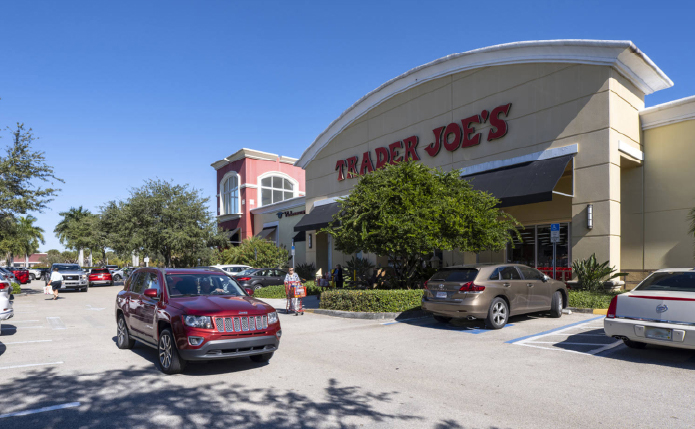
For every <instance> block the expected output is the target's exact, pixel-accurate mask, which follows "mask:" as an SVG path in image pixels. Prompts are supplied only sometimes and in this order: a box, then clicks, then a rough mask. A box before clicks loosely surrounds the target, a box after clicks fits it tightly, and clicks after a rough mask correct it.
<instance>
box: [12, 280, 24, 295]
mask: <svg viewBox="0 0 695 429" xmlns="http://www.w3.org/2000/svg"><path fill="white" fill-rule="evenodd" d="M12 293H13V294H14V293H22V287H21V286H20V285H19V283H15V282H12Z"/></svg>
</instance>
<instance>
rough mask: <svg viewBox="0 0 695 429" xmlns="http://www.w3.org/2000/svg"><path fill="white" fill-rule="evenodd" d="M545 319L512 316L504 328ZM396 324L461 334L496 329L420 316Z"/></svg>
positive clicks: (542, 315)
mask: <svg viewBox="0 0 695 429" xmlns="http://www.w3.org/2000/svg"><path fill="white" fill-rule="evenodd" d="M545 317H547V312H546V313H530V314H522V315H519V316H512V317H510V318H509V320H508V321H507V324H506V325H505V326H504V328H501V329H505V328H507V327H511V326H514V325H515V324H517V323H523V322H525V321H527V320H533V319H539V318H545ZM397 322H398V323H403V324H407V325H413V326H417V327H420V328H425V329H437V330H443V331H461V332H466V331H470V332H472V333H482V332H484V331H495V330H496V329H488V328H487V327H485V321H484V320H482V319H473V320H467V319H464V318H455V319H451V321H449V322H448V323H443V322H438V321H437V320H435V319H434V317H432V316H429V315H428V316H421V317H412V318H407V319H402V320H398V319H397Z"/></svg>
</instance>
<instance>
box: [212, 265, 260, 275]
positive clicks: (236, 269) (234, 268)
mask: <svg viewBox="0 0 695 429" xmlns="http://www.w3.org/2000/svg"><path fill="white" fill-rule="evenodd" d="M212 267H214V268H220V269H223V270H225V271H226V272H228V273H232V274H236V273H240V272H242V271H244V270H248V269H249V268H251V267H249V266H248V265H229V264H227V265H212Z"/></svg>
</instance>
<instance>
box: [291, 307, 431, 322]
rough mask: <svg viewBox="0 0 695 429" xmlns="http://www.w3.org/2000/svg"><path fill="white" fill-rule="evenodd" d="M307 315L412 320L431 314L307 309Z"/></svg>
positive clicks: (420, 311) (415, 311)
mask: <svg viewBox="0 0 695 429" xmlns="http://www.w3.org/2000/svg"><path fill="white" fill-rule="evenodd" d="M304 311H306V312H307V313H314V314H322V315H324V316H332V317H342V318H345V319H412V318H415V317H423V316H426V315H428V314H429V313H427V312H425V311H423V310H414V311H403V312H400V313H370V312H366V311H341V310H324V309H322V308H307V309H305V310H304Z"/></svg>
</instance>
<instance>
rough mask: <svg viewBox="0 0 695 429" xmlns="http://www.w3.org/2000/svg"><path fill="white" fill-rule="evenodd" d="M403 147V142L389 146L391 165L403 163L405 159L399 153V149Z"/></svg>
mask: <svg viewBox="0 0 695 429" xmlns="http://www.w3.org/2000/svg"><path fill="white" fill-rule="evenodd" d="M402 147H403V142H393V143H391V144H390V145H389V156H390V158H391V164H398V163H399V162H401V161H403V157H402V156H401V155H400V154H399V153H398V149H400V148H402Z"/></svg>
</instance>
